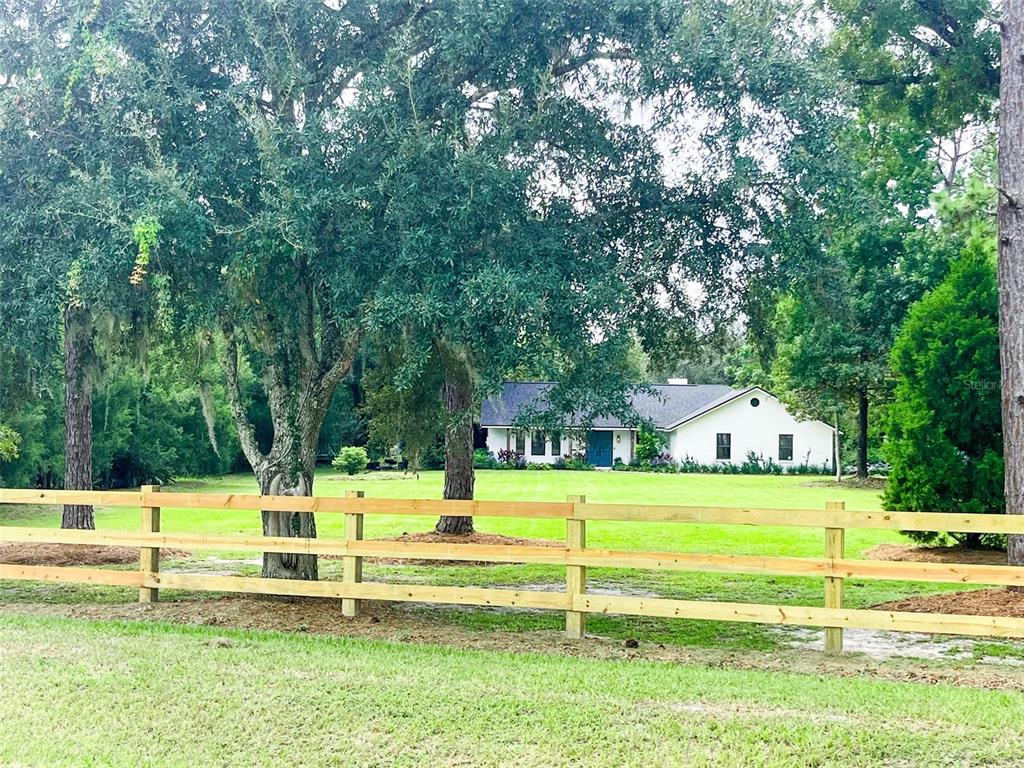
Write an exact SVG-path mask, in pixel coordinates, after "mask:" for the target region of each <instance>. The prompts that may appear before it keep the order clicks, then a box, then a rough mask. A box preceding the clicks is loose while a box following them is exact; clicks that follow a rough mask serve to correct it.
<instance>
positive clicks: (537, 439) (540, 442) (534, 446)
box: [530, 429, 544, 456]
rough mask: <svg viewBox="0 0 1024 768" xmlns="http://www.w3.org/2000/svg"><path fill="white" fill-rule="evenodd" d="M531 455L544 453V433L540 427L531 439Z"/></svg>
mask: <svg viewBox="0 0 1024 768" xmlns="http://www.w3.org/2000/svg"><path fill="white" fill-rule="evenodd" d="M530 455H531V456H543V455H544V433H543V432H541V431H540V430H539V429H538V430H536V431H535V432H534V433H533V436H532V437H531V439H530Z"/></svg>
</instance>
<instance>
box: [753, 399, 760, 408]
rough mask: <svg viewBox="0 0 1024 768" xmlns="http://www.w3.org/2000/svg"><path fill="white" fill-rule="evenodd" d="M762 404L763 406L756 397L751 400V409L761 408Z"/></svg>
mask: <svg viewBox="0 0 1024 768" xmlns="http://www.w3.org/2000/svg"><path fill="white" fill-rule="evenodd" d="M760 404H761V401H760V400H758V399H757V398H756V397H752V398H750V407H751V408H757V406H759V405H760Z"/></svg>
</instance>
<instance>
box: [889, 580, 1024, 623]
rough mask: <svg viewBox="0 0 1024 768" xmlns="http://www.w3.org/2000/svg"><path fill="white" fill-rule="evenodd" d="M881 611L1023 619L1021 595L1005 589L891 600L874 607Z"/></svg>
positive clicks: (1023, 594)
mask: <svg viewBox="0 0 1024 768" xmlns="http://www.w3.org/2000/svg"><path fill="white" fill-rule="evenodd" d="M874 608H875V609H877V610H881V611H911V612H913V613H959V614H965V615H968V616H1008V617H1010V618H1024V592H1014V591H1012V590H1010V589H1007V588H1006V587H999V588H997V589H975V590H971V591H969V592H947V593H945V594H940V595H922V596H920V597H908V598H905V599H903V600H893V601H892V602H889V603H882V604H881V605H876V606H874Z"/></svg>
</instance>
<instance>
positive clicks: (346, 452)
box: [331, 445, 370, 475]
mask: <svg viewBox="0 0 1024 768" xmlns="http://www.w3.org/2000/svg"><path fill="white" fill-rule="evenodd" d="M369 462H370V459H369V457H368V456H367V455H366V449H365V448H362V447H359V446H354V445H348V446H345V447H344V448H342V449H341V450H340V451H338V455H337V456H335V457H334V461H332V462H331V466H333V467H334V468H335V469H340V470H341V471H343V472H344V473H345V474H347V475H354V474H356V473H357V472H363V471H365V470H366V465H367V464H369Z"/></svg>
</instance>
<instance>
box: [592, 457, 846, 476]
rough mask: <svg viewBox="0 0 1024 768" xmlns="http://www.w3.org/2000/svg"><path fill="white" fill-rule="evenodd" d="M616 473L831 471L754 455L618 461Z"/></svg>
mask: <svg viewBox="0 0 1024 768" xmlns="http://www.w3.org/2000/svg"><path fill="white" fill-rule="evenodd" d="M612 469H614V470H617V471H619V472H653V473H656V474H677V473H679V474H700V475H828V474H830V473H831V469H830V468H829V467H828V466H827V465H826V466H816V465H814V464H808V463H807V462H803V463H801V464H792V465H788V466H785V467H783V466H781V465H779V464H777V463H776V462H775V461H774V460H773V459H771V458H767V459H766V458H764V457H763V456H761V455H760V454H756V453H754V452H753V451H750V452H748V453H747V456H746V458H745V459H744V460H743V461H742V462H741V463H739V464H736V463H733V462H731V461H716V462H714V463H711V464H702V463H701V462H699V461H697V460H696V459H693V458H691V457H690V456H686V457H685V458H684V459H683V460H682V461H675V460H674V459H672V458H671V457H670V456H668V454H660V455H658V456H656V457H655V458H654V459H653V460H651V461H642V460H640V459H639V457H638V458H636V459H634V460H633V461H631V462H630V463H629V464H625V463H623V462H621V461H616V462H615V464H614V465H613V466H612Z"/></svg>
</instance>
